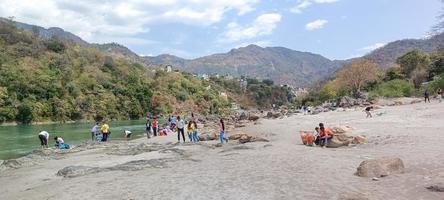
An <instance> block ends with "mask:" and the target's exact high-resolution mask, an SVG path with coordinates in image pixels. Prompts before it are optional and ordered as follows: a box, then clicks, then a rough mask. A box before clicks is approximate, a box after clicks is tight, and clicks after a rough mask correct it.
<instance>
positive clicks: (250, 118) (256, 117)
mask: <svg viewBox="0 0 444 200" xmlns="http://www.w3.org/2000/svg"><path fill="white" fill-rule="evenodd" d="M258 119H259V116H257V115H250V117H248V120H250V121H257V120H258Z"/></svg>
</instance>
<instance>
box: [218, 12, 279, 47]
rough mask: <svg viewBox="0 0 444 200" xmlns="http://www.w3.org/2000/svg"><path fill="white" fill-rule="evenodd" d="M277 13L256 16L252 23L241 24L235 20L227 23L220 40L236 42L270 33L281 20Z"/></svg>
mask: <svg viewBox="0 0 444 200" xmlns="http://www.w3.org/2000/svg"><path fill="white" fill-rule="evenodd" d="M281 18H282V16H281V15H280V14H279V13H267V14H263V15H260V16H258V17H257V18H256V19H255V20H254V21H253V23H251V24H249V25H246V26H241V25H239V24H237V23H235V22H232V23H229V24H228V25H227V27H226V29H227V30H226V31H225V33H224V34H223V36H222V39H221V40H220V41H221V42H237V41H241V40H246V39H252V38H256V37H259V36H263V35H270V34H272V33H273V30H274V29H275V28H276V26H277V23H279V22H280V21H281Z"/></svg>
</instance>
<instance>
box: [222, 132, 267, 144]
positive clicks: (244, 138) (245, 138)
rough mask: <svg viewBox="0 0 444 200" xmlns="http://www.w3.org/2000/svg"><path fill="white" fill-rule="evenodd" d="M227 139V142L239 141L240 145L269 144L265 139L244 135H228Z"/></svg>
mask: <svg viewBox="0 0 444 200" xmlns="http://www.w3.org/2000/svg"><path fill="white" fill-rule="evenodd" d="M228 139H229V140H239V143H241V144H245V143H248V142H269V141H268V140H267V139H265V138H261V137H256V136H251V135H248V134H246V133H237V134H233V135H230V136H229V137H228Z"/></svg>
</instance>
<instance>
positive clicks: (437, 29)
mask: <svg viewBox="0 0 444 200" xmlns="http://www.w3.org/2000/svg"><path fill="white" fill-rule="evenodd" d="M440 1H441V3H442V4H443V7H442V8H441V11H440V13H439V15H438V16H437V17H436V19H437V21H438V22H437V24H435V25H434V26H433V27H432V29H431V35H435V34H439V33H441V32H443V31H444V0H440Z"/></svg>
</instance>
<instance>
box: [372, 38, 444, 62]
mask: <svg viewBox="0 0 444 200" xmlns="http://www.w3.org/2000/svg"><path fill="white" fill-rule="evenodd" d="M443 45H444V33H441V34H438V35H435V36H433V37H430V38H426V39H405V40H398V41H395V42H390V43H388V44H387V45H385V46H383V47H381V48H379V49H376V50H374V51H372V52H370V53H369V54H368V55H365V56H364V58H367V59H369V60H371V61H373V62H375V63H377V64H379V65H380V66H381V67H384V68H386V67H390V66H393V65H395V62H396V59H397V58H398V57H400V56H402V55H404V54H406V53H407V52H409V51H412V50H414V49H420V50H423V51H425V52H428V53H431V52H435V51H436V50H437V49H438V48H439V47H441V46H443Z"/></svg>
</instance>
